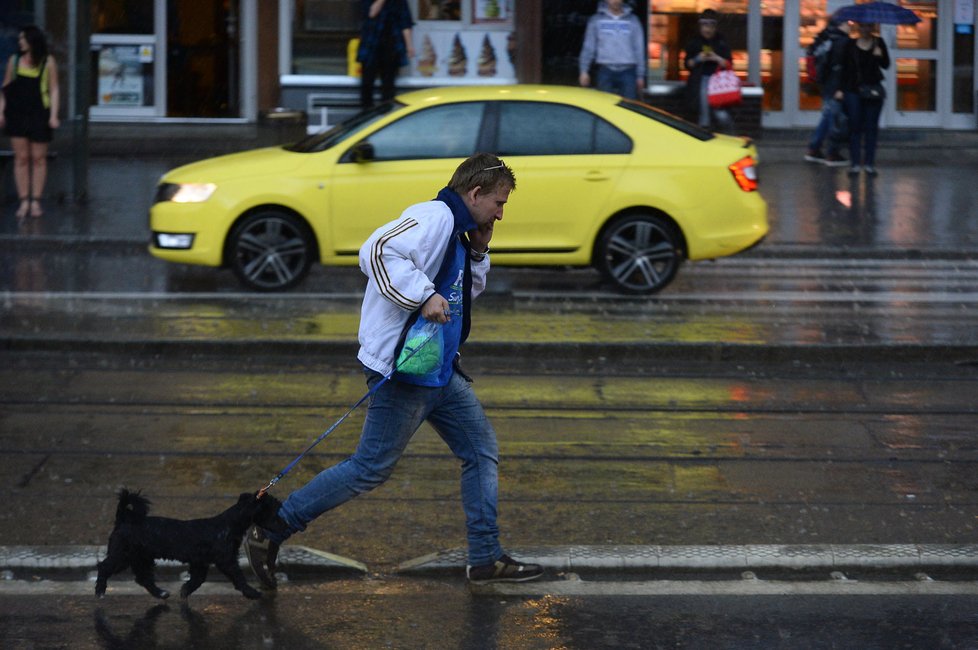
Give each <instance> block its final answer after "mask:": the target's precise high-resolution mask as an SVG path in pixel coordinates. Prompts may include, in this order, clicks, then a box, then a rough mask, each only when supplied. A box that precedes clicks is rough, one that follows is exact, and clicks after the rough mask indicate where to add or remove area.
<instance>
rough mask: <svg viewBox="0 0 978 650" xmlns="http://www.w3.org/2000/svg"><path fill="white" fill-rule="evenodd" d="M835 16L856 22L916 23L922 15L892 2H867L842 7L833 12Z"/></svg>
mask: <svg viewBox="0 0 978 650" xmlns="http://www.w3.org/2000/svg"><path fill="white" fill-rule="evenodd" d="M833 17H834V18H838V19H839V20H840V21H841V20H851V21H852V22H854V23H887V24H890V25H915V24H917V23H919V22H920V16H918V15H917V14H915V13H914V12H912V11H910V10H909V9H904V8H903V7H901V6H900V5H895V4H893V3H890V2H866V3H863V4H861V5H849V6H846V7H842V8H841V9H839V10H838V11H836V12H835V14H833Z"/></svg>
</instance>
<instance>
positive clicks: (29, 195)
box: [0, 25, 61, 219]
mask: <svg viewBox="0 0 978 650" xmlns="http://www.w3.org/2000/svg"><path fill="white" fill-rule="evenodd" d="M17 45H18V48H19V50H18V53H17V54H14V55H13V56H11V57H10V59H9V60H8V61H7V69H6V72H5V73H4V77H3V92H2V93H0V126H2V127H3V129H4V133H5V134H6V135H8V136H9V137H10V145H11V148H12V149H13V151H14V184H15V185H16V186H17V196H18V198H19V199H20V205H19V206H18V207H17V217H18V218H20V219H22V218H24V217H26V216H28V215H30V216H32V217H40V216H41V215H42V214H43V210H42V208H41V196H42V195H43V193H44V184H45V183H46V182H47V175H48V158H47V156H48V144H49V143H50V142H51V140H52V138H53V131H54V129H56V128H58V127H59V126H60V125H61V121H60V120H59V119H58V105H59V102H60V88H59V85H58V66H57V63H56V61H55V60H54V57H53V56H51V55H50V54H48V45H47V40H46V39H45V38H44V32H42V31H41V30H40V29H39V28H38V27H36V26H34V25H29V26H27V27H25V28H24V29H23V30H21V32H20V34H19V35H18V39H17Z"/></svg>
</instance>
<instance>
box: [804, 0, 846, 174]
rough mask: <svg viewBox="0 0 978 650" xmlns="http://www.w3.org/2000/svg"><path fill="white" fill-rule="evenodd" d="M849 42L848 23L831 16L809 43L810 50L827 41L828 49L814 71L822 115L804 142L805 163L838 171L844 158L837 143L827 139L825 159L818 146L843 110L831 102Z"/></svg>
mask: <svg viewBox="0 0 978 650" xmlns="http://www.w3.org/2000/svg"><path fill="white" fill-rule="evenodd" d="M849 40H850V39H849V22H848V21H845V20H839V19H838V18H836V17H835V16H833V17H831V18H829V24H828V26H827V27H826V28H825V29H824V30H822V32H820V33H819V35H818V36H817V37H816V38H815V42H814V43H813V47H814V48H816V49H817V48H818V47H819V45H820V44H821V43H822V42H824V41H829V42H830V45H829V47H830V49H829V51H828V54H827V55H826V61H825V65H824V67H822V68H820V69H819V70H818V75H819V78H818V79H817V81H818V84H819V90H820V91H821V95H822V115H821V117H820V118H819V120H818V126H816V127H815V132H814V133H813V134H812V139H811V140H810V141H809V142H808V153H806V154H805V160H807V161H809V162H818V163H824V164H826V165H828V166H830V167H842V166H845V164H846V160H845V158H843V157H842V156H841V155H840V153H839V145H840V143H839V142H836V141H835V140H833V139H831V138H829V140H828V154H827V155H825V156H823V155H822V143H823V142H825V139H826V136H827V135H828V134H829V128H830V127H831V126H832V121H833V120H834V119H835V116H836V114H837V113H838V112H839V111H841V110H844V108H843V106H842V102H841V101H840V100H837V99H836V98H835V93H836V92H837V91H838V90H839V88H840V87H841V85H842V62H843V57H844V56H845V51H846V44H847V43H848V42H849Z"/></svg>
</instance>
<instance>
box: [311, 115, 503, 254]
mask: <svg viewBox="0 0 978 650" xmlns="http://www.w3.org/2000/svg"><path fill="white" fill-rule="evenodd" d="M484 113H485V103H484V102H459V103H453V104H444V105H439V106H432V107H429V108H424V109H422V110H419V111H415V112H412V113H409V114H407V115H405V116H404V117H403V118H401V119H399V120H396V121H394V122H392V123H391V124H388V125H386V126H384V127H381V128H379V129H378V130H377V131H375V132H373V133H371V134H369V135H367V136H366V137H365V138H363V139H362V140H360V141H359V142H358V144H359V143H366V144H368V145H370V147H371V148H372V150H373V153H372V158H371V159H370V160H367V161H365V162H357V161H356V160H355V159H354V158H355V157H354V155H353V146H355V145H351V149H350V151H348V152H347V153H346V154H344V155H343V156H341V158H340V161H339V163H338V164H337V165H336V166H335V168H334V172H333V176H332V179H331V182H330V183H329V185H330V214H331V219H330V226H331V237H332V241H333V249H334V250H335V251H336V252H337V254H338V255H339V256H349V255H356V254H357V252H358V251H359V250H360V246H361V245H362V244H363V242H364V241H366V239H367V237H369V236H370V234H371V233H372V232H373V231H374V230H376V229H377V228H378V227H379V226H381V225H383V224H385V223H387V222H388V221H391V220H393V219H396V218H397V217H398V216H400V214H401V213H402V212H403V211H404V210H405V208H407V207H408V206H410V205H412V204H414V203H420V202H421V201H427V200H430V199H433V198H434V197H435V195H437V194H438V191H439V190H440V189H441V188H443V187H445V186H446V185H447V184H448V181H449V180H450V179H451V177H452V174H453V173H454V171H455V168H456V167H458V165H459V164H460V163H461V162H462V161H463V160H464V159H465V158H467V157H469V156H471V155H472V154H474V153H475V152H476V145H477V144H478V143H479V141H480V132H481V129H482V120H483V115H484ZM361 146H362V145H361Z"/></svg>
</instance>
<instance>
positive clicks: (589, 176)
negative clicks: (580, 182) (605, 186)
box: [584, 171, 610, 181]
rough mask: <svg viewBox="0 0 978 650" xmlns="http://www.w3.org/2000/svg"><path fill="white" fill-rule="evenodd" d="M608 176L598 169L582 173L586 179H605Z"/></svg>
mask: <svg viewBox="0 0 978 650" xmlns="http://www.w3.org/2000/svg"><path fill="white" fill-rule="evenodd" d="M608 178H610V177H609V176H608V175H607V174H605V173H604V172H599V171H590V172H588V173H586V174H584V180H586V181H606V180H608Z"/></svg>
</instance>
